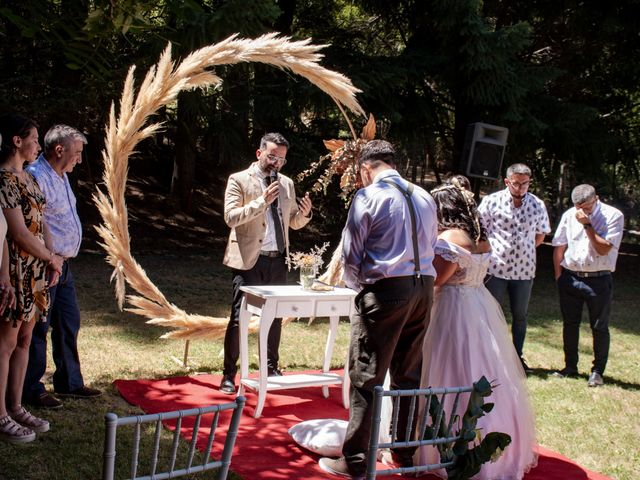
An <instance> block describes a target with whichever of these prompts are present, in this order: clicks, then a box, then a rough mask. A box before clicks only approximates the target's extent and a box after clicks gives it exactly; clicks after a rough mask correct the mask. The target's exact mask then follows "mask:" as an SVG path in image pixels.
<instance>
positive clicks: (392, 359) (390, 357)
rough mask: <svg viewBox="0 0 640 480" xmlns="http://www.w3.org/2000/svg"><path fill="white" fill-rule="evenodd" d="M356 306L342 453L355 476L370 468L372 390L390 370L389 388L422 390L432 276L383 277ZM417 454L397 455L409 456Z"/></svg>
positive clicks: (402, 425) (403, 410) (401, 428)
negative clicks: (348, 400) (423, 353)
mask: <svg viewBox="0 0 640 480" xmlns="http://www.w3.org/2000/svg"><path fill="white" fill-rule="evenodd" d="M355 302H356V314H355V315H354V316H353V318H352V319H351V342H350V344H349V377H350V379H351V392H350V399H351V406H350V409H349V426H348V428H347V434H346V437H345V441H344V446H343V448H342V452H343V454H344V456H345V458H346V460H347V463H348V465H349V470H350V471H351V473H352V474H354V475H360V474H363V473H364V472H365V470H366V460H365V459H366V455H367V447H368V444H369V437H370V434H371V417H372V414H373V389H374V387H375V386H376V385H382V384H383V383H384V378H385V375H386V373H387V370H388V371H389V373H390V377H391V388H393V389H413V388H419V387H420V375H421V370H422V343H423V339H424V335H425V333H426V331H427V327H428V326H429V315H430V313H431V305H432V303H433V277H422V278H420V279H416V278H414V277H398V278H387V279H383V280H380V281H378V282H376V283H375V284H373V285H368V286H366V287H364V289H363V290H362V291H361V292H360V293H359V294H358V296H357V297H356V299H355ZM408 408H409V404H408V403H405V402H402V403H401V404H400V412H399V419H400V422H399V425H398V429H397V432H398V437H399V438H402V437H403V436H404V435H405V434H406V430H407V425H406V420H407V416H408V413H407V412H408ZM402 420H404V422H403V421H402ZM413 428H415V427H413ZM414 451H415V449H412V450H411V451H407V450H406V449H404V450H403V451H402V452H396V453H398V454H401V455H402V456H410V455H412V454H413V452H414Z"/></svg>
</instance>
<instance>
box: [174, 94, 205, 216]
mask: <svg viewBox="0 0 640 480" xmlns="http://www.w3.org/2000/svg"><path fill="white" fill-rule="evenodd" d="M199 100H200V92H198V91H195V92H180V94H179V95H178V115H177V129H176V156H175V161H174V169H173V179H172V187H171V191H172V192H173V193H174V195H175V196H176V197H177V199H178V202H179V205H180V209H181V210H182V211H184V212H186V213H191V209H192V207H193V205H192V199H193V188H194V181H195V174H196V154H197V146H196V143H197V138H198V136H197V129H198V104H199Z"/></svg>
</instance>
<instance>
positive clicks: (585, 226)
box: [582, 223, 593, 230]
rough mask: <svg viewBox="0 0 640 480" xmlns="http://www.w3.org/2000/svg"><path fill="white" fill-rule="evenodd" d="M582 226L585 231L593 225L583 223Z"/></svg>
mask: <svg viewBox="0 0 640 480" xmlns="http://www.w3.org/2000/svg"><path fill="white" fill-rule="evenodd" d="M582 226H583V227H584V229H585V230H586V229H587V228H589V227H593V225H591V224H590V223H584V224H582Z"/></svg>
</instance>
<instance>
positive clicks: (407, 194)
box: [381, 178, 420, 278]
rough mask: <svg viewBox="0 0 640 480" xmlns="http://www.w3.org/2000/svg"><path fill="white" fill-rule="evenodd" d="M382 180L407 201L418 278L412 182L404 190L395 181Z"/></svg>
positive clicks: (418, 259) (418, 257) (415, 272)
mask: <svg viewBox="0 0 640 480" xmlns="http://www.w3.org/2000/svg"><path fill="white" fill-rule="evenodd" d="M381 181H383V182H384V183H386V184H389V185H393V186H394V187H396V188H397V189H398V190H400V192H401V193H402V195H403V196H404V199H405V200H406V201H407V204H408V205H409V213H410V214H411V239H412V240H413V265H414V272H413V273H414V275H415V276H416V278H420V255H419V254H418V232H417V230H416V209H415V207H414V206H413V202H412V201H411V194H412V193H413V183H411V182H409V186H408V187H407V189H406V190H405V189H404V188H402V187H401V186H400V185H398V184H397V183H396V182H393V181H391V180H388V179H386V178H383V179H382V180H381Z"/></svg>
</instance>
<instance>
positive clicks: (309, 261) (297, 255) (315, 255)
mask: <svg viewBox="0 0 640 480" xmlns="http://www.w3.org/2000/svg"><path fill="white" fill-rule="evenodd" d="M327 248H329V242H324V243H323V244H322V246H321V247H318V246H317V245H315V246H314V247H313V248H312V249H311V250H310V251H309V252H293V253H290V254H289V257H288V258H287V266H288V267H289V270H291V267H292V266H293V267H294V268H305V267H307V268H313V270H314V271H315V272H317V271H318V269H319V268H320V267H321V266H322V265H323V264H324V261H323V260H322V255H323V254H324V252H326V251H327Z"/></svg>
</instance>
